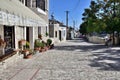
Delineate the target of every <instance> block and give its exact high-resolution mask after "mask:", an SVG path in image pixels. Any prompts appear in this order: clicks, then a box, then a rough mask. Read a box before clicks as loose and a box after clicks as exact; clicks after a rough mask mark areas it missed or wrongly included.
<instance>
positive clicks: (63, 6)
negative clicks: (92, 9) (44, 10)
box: [49, 0, 91, 28]
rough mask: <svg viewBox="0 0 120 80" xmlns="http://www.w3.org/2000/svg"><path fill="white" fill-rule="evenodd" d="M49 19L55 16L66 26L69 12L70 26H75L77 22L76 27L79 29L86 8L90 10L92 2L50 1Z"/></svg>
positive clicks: (77, 0)
mask: <svg viewBox="0 0 120 80" xmlns="http://www.w3.org/2000/svg"><path fill="white" fill-rule="evenodd" d="M49 1H50V3H49V18H50V15H51V14H53V15H54V17H55V19H57V20H59V21H60V22H63V23H64V24H66V13H65V11H66V10H68V11H70V12H69V22H68V24H69V26H73V21H75V27H76V28H78V27H79V25H80V24H81V23H82V13H83V12H84V9H85V8H88V7H89V5H90V1H91V0H49Z"/></svg>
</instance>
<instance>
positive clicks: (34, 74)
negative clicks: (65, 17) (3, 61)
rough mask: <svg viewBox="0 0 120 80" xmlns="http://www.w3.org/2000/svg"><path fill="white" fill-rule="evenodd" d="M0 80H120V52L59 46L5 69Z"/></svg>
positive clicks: (88, 46)
mask: <svg viewBox="0 0 120 80" xmlns="http://www.w3.org/2000/svg"><path fill="white" fill-rule="evenodd" d="M0 75H1V78H0V80H120V48H119V47H114V48H110V47H109V48H108V47H105V46H104V45H99V44H92V43H87V42H84V41H83V40H82V39H79V40H77V39H76V40H71V41H67V42H62V43H59V44H57V45H56V46H55V49H52V50H49V51H47V52H44V53H38V54H36V55H34V56H33V58H32V59H22V60H20V61H18V62H17V63H16V64H14V65H11V66H9V67H5V68H4V72H1V74H0Z"/></svg>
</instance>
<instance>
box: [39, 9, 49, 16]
mask: <svg viewBox="0 0 120 80" xmlns="http://www.w3.org/2000/svg"><path fill="white" fill-rule="evenodd" d="M37 11H38V12H39V13H41V14H44V15H47V14H46V12H44V11H43V10H42V9H40V8H37Z"/></svg>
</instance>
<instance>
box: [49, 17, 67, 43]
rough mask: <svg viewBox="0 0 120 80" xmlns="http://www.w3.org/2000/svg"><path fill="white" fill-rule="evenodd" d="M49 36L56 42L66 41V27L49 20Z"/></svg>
mask: <svg viewBox="0 0 120 80" xmlns="http://www.w3.org/2000/svg"><path fill="white" fill-rule="evenodd" d="M49 36H50V38H53V39H54V40H55V42H59V41H66V26H65V25H63V23H61V22H59V21H57V20H54V19H51V20H49Z"/></svg>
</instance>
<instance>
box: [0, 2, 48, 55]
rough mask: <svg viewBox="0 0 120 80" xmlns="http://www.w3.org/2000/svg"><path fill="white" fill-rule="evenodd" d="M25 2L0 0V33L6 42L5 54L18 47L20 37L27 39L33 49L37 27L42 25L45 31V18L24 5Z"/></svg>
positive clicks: (38, 30) (38, 31)
mask: <svg viewBox="0 0 120 80" xmlns="http://www.w3.org/2000/svg"><path fill="white" fill-rule="evenodd" d="M28 1H32V0H28ZM21 2H22V3H21ZM26 4H27V0H0V35H1V36H2V39H3V40H4V41H5V42H6V47H5V54H8V53H9V52H10V51H11V50H14V49H18V48H19V45H18V42H19V41H20V40H22V39H24V40H27V41H28V42H29V43H30V48H31V49H33V48H34V41H35V39H37V38H38V34H39V33H40V28H39V27H41V28H42V27H44V28H45V31H46V27H47V26H48V24H47V22H46V21H45V19H43V17H41V16H38V15H37V14H36V13H35V12H33V11H32V10H31V9H29V8H28V7H26V6H25V5H26ZM47 4H48V3H47ZM46 19H47V17H46ZM41 30H42V29H41ZM41 32H42V31H41ZM0 54H3V53H0Z"/></svg>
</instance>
